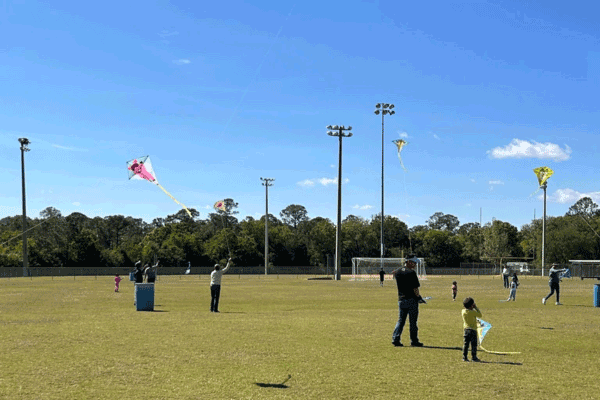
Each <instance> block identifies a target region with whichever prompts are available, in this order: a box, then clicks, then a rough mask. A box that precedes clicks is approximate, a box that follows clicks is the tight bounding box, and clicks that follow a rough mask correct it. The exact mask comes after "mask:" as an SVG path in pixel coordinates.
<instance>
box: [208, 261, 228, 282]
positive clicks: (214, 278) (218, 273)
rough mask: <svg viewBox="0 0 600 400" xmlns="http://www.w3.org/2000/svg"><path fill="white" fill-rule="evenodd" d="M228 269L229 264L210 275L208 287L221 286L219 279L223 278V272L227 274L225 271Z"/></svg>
mask: <svg viewBox="0 0 600 400" xmlns="http://www.w3.org/2000/svg"><path fill="white" fill-rule="evenodd" d="M228 269H229V263H227V265H226V266H225V268H223V269H220V270H218V271H213V272H211V273H210V286H212V285H219V286H220V285H221V278H222V277H223V274H224V273H225V272H227V270H228Z"/></svg>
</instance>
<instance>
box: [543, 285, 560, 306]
mask: <svg viewBox="0 0 600 400" xmlns="http://www.w3.org/2000/svg"><path fill="white" fill-rule="evenodd" d="M548 285H549V286H550V293H549V294H548V296H546V297H545V299H546V300H548V299H549V298H550V296H552V295H553V294H554V291H556V302H557V303H559V302H560V285H559V284H558V282H550V283H548Z"/></svg>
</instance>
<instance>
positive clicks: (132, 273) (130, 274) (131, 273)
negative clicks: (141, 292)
mask: <svg viewBox="0 0 600 400" xmlns="http://www.w3.org/2000/svg"><path fill="white" fill-rule="evenodd" d="M129 280H130V281H131V282H135V272H130V273H129Z"/></svg>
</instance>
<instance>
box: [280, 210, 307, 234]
mask: <svg viewBox="0 0 600 400" xmlns="http://www.w3.org/2000/svg"><path fill="white" fill-rule="evenodd" d="M279 216H280V217H281V219H282V220H283V223H284V224H287V225H290V226H292V227H293V228H294V229H296V227H297V226H298V224H299V223H300V222H302V221H307V220H308V212H307V211H306V208H304V206H300V205H297V204H291V205H289V206H287V207H286V208H284V209H283V210H281V212H280V213H279Z"/></svg>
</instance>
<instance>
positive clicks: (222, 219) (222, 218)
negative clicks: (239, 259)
mask: <svg viewBox="0 0 600 400" xmlns="http://www.w3.org/2000/svg"><path fill="white" fill-rule="evenodd" d="M221 221H222V222H223V231H224V232H225V243H227V251H228V252H229V257H231V249H230V248H229V238H228V235H227V231H226V230H225V218H224V217H223V214H221Z"/></svg>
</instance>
